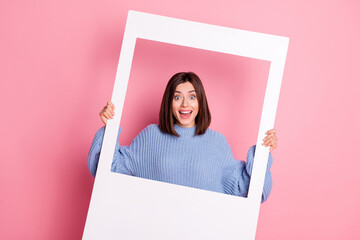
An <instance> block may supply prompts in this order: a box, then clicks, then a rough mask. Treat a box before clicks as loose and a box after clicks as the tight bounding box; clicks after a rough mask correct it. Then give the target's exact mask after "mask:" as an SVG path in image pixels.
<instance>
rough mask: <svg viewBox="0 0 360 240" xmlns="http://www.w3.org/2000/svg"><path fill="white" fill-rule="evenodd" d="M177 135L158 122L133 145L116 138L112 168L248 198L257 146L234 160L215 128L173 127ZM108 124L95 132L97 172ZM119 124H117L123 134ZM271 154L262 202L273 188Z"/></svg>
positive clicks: (91, 156)
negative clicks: (243, 158) (201, 130)
mask: <svg viewBox="0 0 360 240" xmlns="http://www.w3.org/2000/svg"><path fill="white" fill-rule="evenodd" d="M174 127H175V131H176V132H177V133H178V134H179V137H176V136H172V135H170V134H165V133H162V132H161V131H160V128H159V126H158V125H155V124H152V125H149V126H148V127H146V128H145V129H144V130H143V131H142V132H141V133H140V134H139V135H138V136H136V138H135V139H134V140H133V141H132V143H131V144H130V146H120V145H119V143H118V142H117V144H116V148H115V154H114V158H113V162H112V166H111V171H113V172H117V173H123V174H127V175H131V176H137V177H142V178H147V179H152V180H157V181H162V182H168V183H173V184H178V185H184V186H188V187H194V188H200V189H205V190H209V191H215V192H220V193H226V194H231V195H236V196H241V197H246V196H247V193H248V189H249V182H250V176H251V170H252V165H253V161H254V153H255V146H252V147H251V148H250V149H249V151H248V154H247V159H246V162H244V161H238V160H236V159H235V157H234V155H233V153H232V151H231V148H230V146H229V144H228V143H227V141H226V138H225V137H224V136H223V135H222V134H220V133H218V132H216V131H214V130H211V129H207V131H206V133H205V134H203V135H200V136H199V135H197V136H194V134H195V130H196V127H192V128H183V127H180V126H178V125H175V126H174ZM104 132H105V127H102V128H100V129H99V130H98V131H97V133H96V134H95V137H94V140H93V143H92V145H91V148H90V151H89V159H88V165H89V170H90V172H91V174H92V175H93V176H95V175H96V169H97V165H98V161H99V156H100V150H101V145H102V141H103V137H104ZM120 133H121V127H120V128H119V134H120ZM272 161H273V159H272V156H271V154H269V160H268V165H267V171H266V175H265V183H264V189H263V194H262V202H264V201H265V200H266V199H267V198H268V196H269V194H270V191H271V188H272V177H271V173H270V167H271V165H272Z"/></svg>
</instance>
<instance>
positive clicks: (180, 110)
mask: <svg viewBox="0 0 360 240" xmlns="http://www.w3.org/2000/svg"><path fill="white" fill-rule="evenodd" d="M172 112H173V115H174V117H175V118H176V123H177V124H178V125H179V126H181V127H187V128H189V127H194V126H195V118H196V116H197V114H198V112H199V103H198V100H197V96H196V92H195V88H194V86H193V85H192V84H191V83H190V82H185V83H181V84H179V85H178V86H177V87H176V90H175V94H174V98H173V101H172Z"/></svg>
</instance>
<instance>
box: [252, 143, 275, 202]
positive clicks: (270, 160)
mask: <svg viewBox="0 0 360 240" xmlns="http://www.w3.org/2000/svg"><path fill="white" fill-rule="evenodd" d="M255 149H256V146H255V145H254V146H252V147H251V148H250V149H249V151H248V154H247V157H246V172H247V173H248V175H249V176H251V172H252V168H253V164H254V157H255ZM272 163H273V157H272V155H271V153H269V158H268V164H267V167H266V173H265V181H264V188H263V193H262V196H261V202H262V203H263V202H265V201H266V199H267V198H268V197H269V195H270V192H271V189H272V177H271V172H270V168H271V166H272Z"/></svg>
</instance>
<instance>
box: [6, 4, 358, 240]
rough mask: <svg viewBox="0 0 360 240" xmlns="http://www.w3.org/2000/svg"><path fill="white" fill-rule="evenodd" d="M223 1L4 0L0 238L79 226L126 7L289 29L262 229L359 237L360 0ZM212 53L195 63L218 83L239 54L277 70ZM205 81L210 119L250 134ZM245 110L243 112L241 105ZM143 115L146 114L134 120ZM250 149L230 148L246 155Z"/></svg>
mask: <svg viewBox="0 0 360 240" xmlns="http://www.w3.org/2000/svg"><path fill="white" fill-rule="evenodd" d="M218 2H219V1H213V2H210V1H204V0H202V1H189V0H183V1H177V0H176V1H172V2H171V4H170V3H169V2H168V1H165V0H157V1H144V0H132V1H113V0H109V1H101V2H100V1H83V0H79V1H44V0H38V1H31V2H29V1H2V2H1V3H0V89H1V94H0V102H1V103H2V105H1V111H2V118H1V124H0V133H1V138H0V146H1V149H0V239H80V238H81V236H82V231H83V227H84V223H85V219H86V214H87V209H88V204H89V200H90V196H91V189H92V185H93V178H92V177H91V175H90V174H89V172H88V170H87V153H88V150H89V146H90V144H91V141H92V137H93V135H94V133H95V131H96V130H97V129H98V128H99V127H100V126H101V122H100V120H99V118H98V112H99V111H100V109H101V108H102V106H103V105H104V104H105V102H106V100H107V99H109V98H110V97H111V93H112V87H113V83H114V78H115V74H116V67H117V61H118V57H119V52H120V47H121V41H122V34H123V31H124V25H125V20H126V14H127V11H128V10H129V9H134V10H138V11H144V12H149V13H155V14H160V15H166V16H171V17H177V18H183V19H188V20H193V21H198V22H204V23H209V24H215V25H221V26H227V27H234V28H240V29H246V30H252V31H258V32H264V33H270V34H276V35H283V36H288V37H290V46H289V51H288V58H287V62H286V67H285V72H284V79H283V85H282V90H281V94H280V101H279V107H278V112H277V118H276V128H277V130H278V137H279V148H278V149H276V151H275V152H274V157H275V163H274V165H273V168H272V173H273V180H274V187H273V191H272V193H271V196H270V198H269V200H268V201H267V202H266V203H265V204H263V205H262V207H261V212H260V218H259V224H258V231H257V239H359V238H360V228H359V227H358V225H359V222H360V205H359V204H358V203H359V202H360V190H359V186H358V185H359V183H360V174H359V173H358V172H359V171H358V169H359V167H360V162H359V157H358V156H359V154H357V152H356V146H355V144H356V143H357V142H358V141H357V138H358V136H359V134H360V128H359V124H358V123H359V122H360V111H359V110H358V109H359V107H358V106H357V105H356V104H357V103H359V101H360V97H359V94H358V91H359V88H360V84H359V83H358V80H359V79H360V78H359V77H360V74H359V71H358V69H359V66H358V65H359V64H358V62H359V61H358V56H359V54H360V46H359V44H358V43H359V42H360V31H359V26H360V25H359V24H360V17H359V14H358V12H359V9H360V3H358V1H355V0H354V1H350V0H349V1H344V0H342V1H340V0H338V1H335V0H334V1H297V2H296V3H295V2H294V1H284V0H283V1H281V0H275V1H271V2H270V1H252V2H250V1H249V2H248V1H239V0H236V1H235V0H234V1H221V4H220V3H218ZM137 47H139V49H143V51H141V52H140V53H137V52H136V54H140V56H141V55H142V54H143V56H147V57H149V56H151V54H153V51H154V48H155V47H161V49H163V50H164V49H166V51H160V52H159V54H158V55H156V59H157V61H158V62H155V61H154V63H151V64H160V63H161V62H162V61H165V60H166V59H167V57H168V56H169V52H170V51H175V52H177V53H179V54H180V52H179V50H177V48H172V47H167V46H159V45H157V44H154V45H152V44H151V42H150V43H147V42H142V43H141V42H139V44H138V45H137ZM146 53H148V55H146ZM186 54H192V55H193V56H194V55H195V56H198V57H199V58H200V59H201V57H205V56H206V57H208V56H210V55H211V54H210V55H209V54H208V53H207V54H206V55H202V54H203V53H201V52H200V51H199V52H197V51H195V50H190V51H189V52H188V53H187V52H186V51H184V53H183V52H181V55H182V56H186ZM136 56H137V55H136ZM136 56H135V57H136ZM138 57H139V56H138ZM139 59H141V58H139ZM209 59H210V60H208V61H209V62H208V64H210V65H207V66H212V67H204V66H202V65H201V64H198V65H197V66H194V65H193V64H192V65H190V66H191V67H192V66H194V68H196V72H198V73H199V75H201V76H204V77H203V79H204V78H205V79H209V82H211V81H214V80H213V79H215V77H216V76H219V74H223V73H225V74H227V76H228V77H229V78H230V76H231V77H232V76H234V75H236V76H244V75H243V74H244V72H245V71H243V69H237V68H236V66H237V63H241V64H243V65H241V64H240V65H241V66H246V67H247V68H245V69H246V76H248V77H254V79H262V76H263V75H262V74H264V72H266V71H265V70H266V68H268V65H267V64H266V63H264V62H254V63H253V62H252V61H250V60H245V61H243V62H242V59H241V58H236V59H234V60H233V61H232V57H230V56H226V57H224V58H222V57H221V56H220V55H219V54H214V55H211V58H209ZM216 61H221V62H222V63H229V65H230V66H229V67H228V68H226V71H224V68H216V67H217V66H218V65H215V63H216ZM138 62H139V63H136V65H134V67H133V71H132V78H134V79H143V78H144V77H145V76H146V75H145V74H147V70H149V69H146V68H144V67H142V66H141V60H139V61H138ZM230 62H232V64H230ZM173 63H174V64H173V65H171V64H170V63H169V64H168V65H167V66H166V68H165V67H164V71H167V72H164V73H163V75H162V76H161V77H163V76H164V77H166V78H168V76H170V75H171V73H173V72H174V71H176V66H177V65H175V63H177V62H173ZM190 63H191V62H190ZM190 63H188V64H190ZM194 64H195V61H194ZM214 65H215V66H214ZM183 66H184V67H186V64H184V65H183ZM252 66H253V67H254V68H253V69H252V68H251V67H252ZM136 67H138V69H140V70H141V71H137V70H136ZM249 68H250V70H249ZM160 70H162V69H160ZM160 70H158V71H157V72H162V71H160ZM181 70H182V69H181ZM258 70H259V71H258ZM194 71H195V70H194ZM150 72H151V71H150ZM152 72H154V71H152ZM152 77H153V76H152ZM161 79H163V78H161ZM134 83H135V81H134ZM156 84H159V83H158V82H157V83H156ZM204 84H206V86H205V87H206V88H207V89H209V91H208V95H209V101H210V102H211V104H212V105H213V106H214V109H213V110H212V111H213V113H214V115H217V117H216V118H217V120H214V127H213V128H215V129H219V130H220V131H222V132H224V134H225V135H226V136H227V137H228V139H229V141H230V143H231V145H232V146H233V148H234V149H236V148H237V147H236V146H237V143H241V141H242V140H238V139H237V138H235V137H233V135H232V134H228V133H227V132H226V131H228V130H227V129H226V128H224V129H222V128H221V127H222V125H221V123H222V122H223V121H225V120H224V119H221V118H222V117H224V116H226V115H225V113H223V112H221V111H222V110H221V109H222V108H221V106H222V104H221V102H220V103H218V99H217V96H216V95H215V94H216V93H215V92H214V89H215V88H214V87H213V86H214V84H213V83H210V84H208V83H204ZM248 87H250V88H251V87H252V86H248ZM260 88H261V87H260ZM255 89H257V88H253V90H250V91H254V92H256V91H255ZM259 91H261V89H260V90H259ZM160 92H161V91H160ZM134 94H135V93H134ZM134 94H129V96H134ZM244 94H247V93H246V92H244ZM249 97H251V96H249ZM156 98H158V95H157V94H156V95H155V97H154V99H155V100H156ZM225 100H226V99H225ZM127 101H130V98H129V100H127ZM222 101H224V100H222ZM225 103H226V101H225ZM126 104H128V106H129V107H127V109H129V111H127V112H126V114H129V115H128V117H127V119H128V120H125V119H124V122H123V124H124V128H125V126H126V124H128V123H126V121H130V120H131V119H133V118H134V116H137V115H136V112H135V113H134V112H132V110H131V106H132V105H131V103H126ZM126 106H127V105H126ZM126 106H125V107H126ZM247 106H248V105H247V104H246V105H244V106H243V107H247ZM216 109H218V110H216ZM225 109H228V108H225ZM248 109H249V111H250V109H251V108H248ZM219 111H220V114H218V113H219ZM215 113H216V114H215ZM156 114H157V113H156ZM156 114H153V113H152V112H149V116H151V117H147V119H146V121H149V122H151V121H153V120H154V121H155V120H156ZM253 114H254V115H256V114H257V113H256V110H255V112H254V113H253ZM154 116H155V117H154ZM236 116H237V117H238V119H239V121H241V119H242V118H241V117H242V116H241V115H236ZM124 117H125V113H124ZM147 123H148V122H145V123H144V122H141V121H139V122H137V126H139V127H140V125H141V124H145V125H146V124H147ZM128 129H129V132H128V133H126V134H128V135H126V134H125V132H124V136H123V137H124V139H123V140H122V141H127V140H129V139H130V138H131V136H132V135H131V134H135V130H136V129H135V128H134V129H132V130H131V128H130V127H128ZM239 131H241V130H239ZM126 139H127V140H126ZM235 145H236V146H235ZM241 151H242V150H241V149H239V150H234V152H235V155H238V156H239V157H238V158H242V156H241V154H242V153H241Z"/></svg>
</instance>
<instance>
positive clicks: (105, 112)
mask: <svg viewBox="0 0 360 240" xmlns="http://www.w3.org/2000/svg"><path fill="white" fill-rule="evenodd" d="M99 115H100V118H101V121H102V122H103V123H104V124H105V125H106V123H107V120H108V119H113V118H114V115H115V106H114V104H113V103H112V102H111V101H108V102H107V104H106V106H105V107H104V108H103V109H102V110H101V112H100V113H99Z"/></svg>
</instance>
